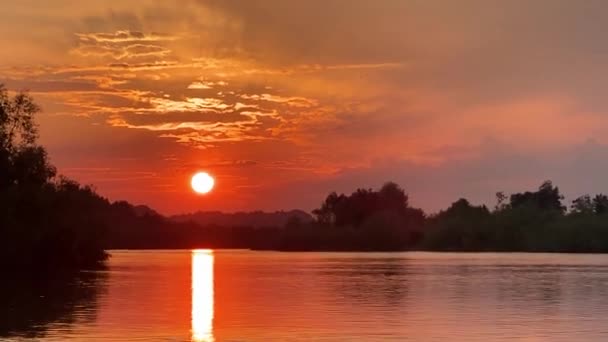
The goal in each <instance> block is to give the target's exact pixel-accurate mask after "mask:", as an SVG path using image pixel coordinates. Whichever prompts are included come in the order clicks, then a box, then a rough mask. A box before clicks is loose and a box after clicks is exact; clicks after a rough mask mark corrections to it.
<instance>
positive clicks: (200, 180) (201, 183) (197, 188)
mask: <svg viewBox="0 0 608 342" xmlns="http://www.w3.org/2000/svg"><path fill="white" fill-rule="evenodd" d="M190 184H191V185H192V190H194V192H196V193H198V194H206V193H208V192H209V191H211V190H212V189H213V186H214V185H215V180H214V179H213V177H211V175H209V174H208V173H207V172H197V173H196V174H195V175H194V176H192V180H191V181H190Z"/></svg>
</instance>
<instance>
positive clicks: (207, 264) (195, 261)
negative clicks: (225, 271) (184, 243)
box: [192, 249, 214, 342]
mask: <svg viewBox="0 0 608 342" xmlns="http://www.w3.org/2000/svg"><path fill="white" fill-rule="evenodd" d="M192 340H193V341H196V342H213V341H214V338H213V251H212V250H208V249H197V250H193V251H192Z"/></svg>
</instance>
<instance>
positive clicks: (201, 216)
mask: <svg viewBox="0 0 608 342" xmlns="http://www.w3.org/2000/svg"><path fill="white" fill-rule="evenodd" d="M291 217H297V218H299V219H300V220H301V221H302V222H310V221H312V220H313V218H312V216H311V215H310V214H308V213H307V212H304V211H302V210H291V211H276V212H271V213H268V212H263V211H252V212H236V213H223V212H219V211H199V212H196V213H192V214H183V215H175V216H171V217H170V218H169V219H170V220H171V221H174V222H195V223H198V224H200V225H202V226H208V225H217V226H225V227H237V226H247V227H282V226H284V225H285V224H286V223H287V221H288V220H289V219H290V218H291Z"/></svg>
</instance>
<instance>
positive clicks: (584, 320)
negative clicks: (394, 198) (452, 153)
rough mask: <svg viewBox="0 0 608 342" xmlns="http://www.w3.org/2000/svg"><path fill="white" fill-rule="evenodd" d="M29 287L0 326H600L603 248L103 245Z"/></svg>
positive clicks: (368, 334)
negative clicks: (82, 262)
mask: <svg viewBox="0 0 608 342" xmlns="http://www.w3.org/2000/svg"><path fill="white" fill-rule="evenodd" d="M42 289H43V290H41V289H40V288H38V289H27V293H28V296H27V298H26V299H23V298H21V297H19V296H17V297H15V296H12V295H11V298H13V301H12V302H11V303H12V305H13V306H14V305H15V303H22V304H23V305H21V306H19V307H17V308H16V307H13V308H12V310H13V311H12V312H13V314H11V315H9V314H7V312H10V311H7V309H6V308H4V309H3V311H2V317H3V318H2V320H3V321H4V322H3V324H1V325H0V339H1V338H4V339H8V340H21V339H23V338H30V339H36V340H41V341H70V340H74V341H95V340H109V341H138V340H139V341H199V342H200V341H204V342H211V341H264V342H265V341H448V340H449V341H607V340H608V255H569V254H524V253H522V254H519V253H505V254H499V253H496V254H495V253H478V254H476V253H418V252H416V253H279V252H252V251H204V250H200V251H186V250H180V251H113V252H112V258H111V260H110V263H109V269H108V270H107V271H103V272H95V273H90V274H87V276H86V277H85V278H84V280H83V279H79V280H77V281H75V282H74V283H73V284H71V285H70V286H67V287H63V290H62V291H59V292H58V293H55V292H51V291H53V290H52V289H48V288H44V287H42ZM66 289H67V290H66ZM37 291H45V293H42V296H38V292H37ZM63 292H67V295H66V294H65V293H63ZM17 309H20V313H21V315H15V314H14V312H15V310H17ZM17 312H19V310H17ZM23 312H26V313H27V314H28V315H29V316H27V317H26V318H27V320H25V321H24V318H23V317H24V316H23ZM7 317H13V319H8V318H7Z"/></svg>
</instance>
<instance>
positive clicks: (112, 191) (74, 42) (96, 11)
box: [0, 0, 608, 213]
mask: <svg viewBox="0 0 608 342" xmlns="http://www.w3.org/2000/svg"><path fill="white" fill-rule="evenodd" d="M606 10H608V4H607V3H605V2H604V1H593V0H592V1H585V2H583V3H577V2H573V1H565V0H538V1H534V2H529V1H523V0H514V1H508V2H507V1H493V0H490V1H485V0H484V1H482V0H465V1H458V2H449V3H446V2H445V1H435V0H430V1H426V0H425V1H422V0H420V1H418V0H411V1H401V0H394V1H392V0H384V1H373V2H372V1H363V0H361V1H359V0H354V1H347V0H332V1H320V0H319V1H317V0H313V1H299V2H296V1H281V0H267V1H193V0H184V1H180V3H179V5H174V4H172V3H165V2H158V1H152V0H150V1H132V0H120V1H114V0H112V1H95V2H94V3H88V2H80V1H72V0H57V1H52V2H47V1H33V0H24V1H15V2H12V3H7V4H4V5H3V6H2V11H1V12H0V35H1V36H2V37H4V43H5V44H4V45H5V47H10V48H4V49H1V50H0V82H2V83H5V84H6V86H7V87H8V88H9V89H11V90H20V89H28V90H29V91H30V92H31V93H32V95H34V97H35V98H36V99H37V100H38V101H39V102H40V104H41V105H42V107H43V108H44V112H43V113H42V114H41V115H40V116H39V122H40V124H41V136H42V143H43V144H45V146H47V147H48V149H49V152H50V156H51V158H52V161H53V162H54V163H55V164H56V165H57V166H58V168H59V170H60V172H61V173H63V174H65V175H68V176H70V177H73V178H75V179H77V180H79V181H81V182H83V183H91V184H94V185H95V186H96V187H97V189H98V190H99V192H100V193H101V194H102V195H105V196H108V197H109V198H110V199H113V200H114V199H126V200H129V201H132V202H134V203H145V204H148V205H151V206H152V207H154V208H157V209H158V210H160V211H161V212H163V213H178V212H188V211H194V210H226V211H236V210H254V209H263V210H276V209H291V208H302V209H305V210H310V209H312V208H314V207H315V206H317V205H318V203H320V202H321V200H322V199H323V198H324V196H325V195H326V194H327V193H328V192H329V191H333V190H337V191H345V192H346V191H352V190H354V189H355V188H356V187H360V186H362V187H378V186H380V185H381V184H382V183H383V182H385V181H387V180H394V181H396V182H398V183H400V184H401V185H402V186H403V187H404V188H405V189H406V190H407V191H408V192H409V193H410V195H411V202H412V203H413V204H415V205H419V206H422V207H423V208H424V209H426V210H429V211H434V210H437V209H439V208H441V207H445V206H447V205H448V204H449V203H450V202H451V201H453V200H456V199H457V198H458V197H461V196H466V197H468V198H470V199H471V200H472V201H474V202H485V203H488V204H491V203H492V198H493V195H494V193H495V192H496V191H501V190H502V191H506V192H513V191H521V190H525V189H529V188H532V187H535V186H537V185H539V184H540V183H541V182H542V181H543V180H545V179H552V180H553V181H554V182H555V183H556V184H557V185H558V186H561V188H562V190H563V191H564V192H565V193H566V195H567V196H568V197H569V198H572V197H574V196H578V195H580V194H583V193H587V192H608V179H607V178H606V177H605V175H606V171H608V158H607V157H608V145H606V144H608V141H607V139H606V134H605V133H604V132H606V131H607V129H608V119H607V117H606V104H605V101H603V99H604V92H603V91H604V89H605V86H606V84H605V83H606V81H605V80H606V79H608V77H607V76H608V75H607V74H608V68H607V66H606V65H607V64H606V62H605V60H606V58H605V57H606V56H605V54H606V52H607V51H608V42H606V41H605V39H604V37H603V34H604V32H606V30H607V29H608V23H606V21H605V20H604V18H603V13H606ZM197 170H206V171H208V172H210V173H212V174H214V175H215V176H216V178H217V187H216V189H215V191H214V192H213V193H212V194H211V195H209V196H204V197H201V196H195V195H193V194H192V191H191V190H190V188H189V177H190V175H191V174H193V173H194V172H195V171H197Z"/></svg>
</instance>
